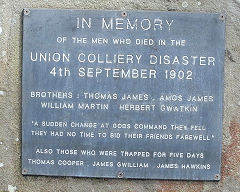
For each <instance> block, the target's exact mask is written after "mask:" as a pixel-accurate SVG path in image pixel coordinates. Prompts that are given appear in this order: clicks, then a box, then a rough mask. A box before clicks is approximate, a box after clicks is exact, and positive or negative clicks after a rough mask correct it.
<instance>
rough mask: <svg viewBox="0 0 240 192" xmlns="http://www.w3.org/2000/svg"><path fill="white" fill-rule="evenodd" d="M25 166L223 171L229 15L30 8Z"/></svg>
mask: <svg viewBox="0 0 240 192" xmlns="http://www.w3.org/2000/svg"><path fill="white" fill-rule="evenodd" d="M23 19H24V22H23V77H22V173H23V174H24V175H52V176H77V177H106V178H140V179H182V180H219V179H220V167H221V142H222V108H223V104H222V103H223V65H224V26H225V25H224V16H223V15H221V14H205V13H178V12H157V11H100V10H49V9H25V10H24V11H23Z"/></svg>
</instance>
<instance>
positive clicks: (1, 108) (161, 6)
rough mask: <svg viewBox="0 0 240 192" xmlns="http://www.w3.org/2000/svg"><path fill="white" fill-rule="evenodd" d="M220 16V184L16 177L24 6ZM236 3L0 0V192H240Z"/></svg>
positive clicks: (239, 20)
mask: <svg viewBox="0 0 240 192" xmlns="http://www.w3.org/2000/svg"><path fill="white" fill-rule="evenodd" d="M25 7H28V8H56V9H63V8H64V9H107V10H159V11H180V12H182V11H184V12H208V13H216V12H218V13H224V14H225V15H226V51H225V52H226V56H225V77H224V78H225V83H224V119H223V153H222V154H223V157H222V178H221V181H220V182H202V181H199V182H196V181H194V182H191V181H162V180H130V179H129V180H120V179H87V178H71V177H66V178H65V177H42V176H41V177H36V176H25V177H23V176H22V175H21V169H20V168H21V68H22V62H21V58H22V10H23V8H25ZM239 74H240V1H239V0H199V1H198V0H186V1H185V0H85V1H84V0H62V1H61V0H0V191H10V192H14V191H23V192H28V191H36V192H37V191H39V192H40V191H44V192H45V191H76V192H77V191H88V192H90V191H93V192H94V191H104V192H107V191H122V192H134V191H137V192H138V191H159V192H160V191H164V192H165V191H166V192H170V191H171V192H174V191H186V192H196V191H199V192H207V191H209V192H210V191H211V192H217V191H235V192H239V191H240V163H239V161H240V75H239Z"/></svg>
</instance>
